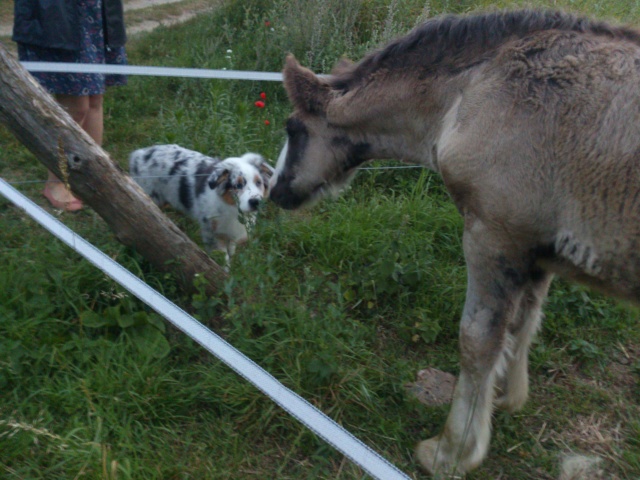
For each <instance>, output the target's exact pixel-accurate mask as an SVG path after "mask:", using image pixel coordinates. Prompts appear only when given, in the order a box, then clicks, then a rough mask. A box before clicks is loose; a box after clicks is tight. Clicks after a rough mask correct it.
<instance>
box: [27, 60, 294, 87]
mask: <svg viewBox="0 0 640 480" xmlns="http://www.w3.org/2000/svg"><path fill="white" fill-rule="evenodd" d="M20 63H21V65H22V66H23V67H24V68H26V69H27V70H28V71H30V72H55V73H102V74H114V75H151V76H154V77H184V78H221V79H225V80H266V81H269V82H281V81H282V74H281V73H274V72H250V71H242V70H209V69H206V68H175V67H147V66H140V65H105V64H93V63H62V62H60V63H58V62H20Z"/></svg>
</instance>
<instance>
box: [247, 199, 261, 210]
mask: <svg viewBox="0 0 640 480" xmlns="http://www.w3.org/2000/svg"><path fill="white" fill-rule="evenodd" d="M259 206H260V199H259V198H251V199H250V200H249V207H251V210H257V209H258V207H259Z"/></svg>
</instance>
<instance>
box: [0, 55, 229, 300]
mask: <svg viewBox="0 0 640 480" xmlns="http://www.w3.org/2000/svg"><path fill="white" fill-rule="evenodd" d="M0 122H2V123H3V124H4V125H6V126H7V128H8V129H9V130H10V131H11V132H12V133H13V134H14V135H15V136H16V137H17V138H18V140H20V141H21V142H22V143H23V144H24V145H25V146H26V147H27V148H28V149H29V150H30V151H31V152H32V153H33V154H34V155H35V156H36V158H37V159H38V160H39V161H40V162H42V163H43V164H44V165H45V166H46V167H47V168H48V169H49V170H51V171H52V172H53V173H55V174H56V176H57V177H58V178H60V179H63V180H64V181H65V182H66V183H67V184H68V186H69V187H70V188H71V190H72V191H73V193H74V194H75V195H77V196H78V197H79V198H81V199H82V201H83V202H85V203H87V204H88V205H89V206H91V208H93V209H94V210H95V211H96V213H98V215H100V216H101V217H102V218H103V219H104V220H105V222H107V224H108V225H109V226H110V227H111V229H112V230H113V232H114V233H115V236H116V238H117V239H118V240H119V241H120V242H121V243H123V244H124V245H126V246H128V247H132V248H134V249H135V250H136V251H138V252H139V253H140V254H141V255H142V256H143V257H144V258H145V259H146V260H148V261H149V262H150V263H151V264H152V265H153V266H154V267H156V268H157V269H159V270H161V271H165V272H171V273H173V274H175V275H176V277H177V279H178V282H179V283H180V285H181V287H182V288H183V290H185V291H187V292H192V291H193V278H194V275H195V274H197V273H200V274H202V275H204V277H205V278H206V279H207V280H208V283H209V286H210V287H209V293H213V292H215V291H217V290H219V288H220V287H221V285H222V282H223V280H224V278H225V277H226V273H225V272H224V270H223V269H222V268H221V267H220V266H219V265H218V264H216V263H215V262H214V261H213V260H212V259H211V258H210V257H209V256H208V255H207V254H206V253H205V252H203V251H202V250H201V249H200V248H198V246H197V245H196V244H195V243H194V242H193V241H191V239H189V238H188V237H187V236H186V235H185V234H184V233H183V232H182V231H181V230H180V229H178V227H176V226H175V224H174V223H173V222H171V221H170V220H169V219H168V218H167V217H166V216H165V215H164V214H163V213H162V212H161V210H160V209H159V208H158V207H157V206H156V205H155V203H153V201H152V200H151V199H150V198H149V197H148V196H147V195H146V194H145V193H144V192H143V191H142V190H141V189H140V187H139V186H138V185H137V184H136V183H135V182H134V181H133V180H132V179H131V178H130V177H129V176H128V175H126V174H124V173H123V171H122V169H121V168H120V167H119V166H118V165H117V164H116V163H115V162H113V161H112V160H111V158H110V157H109V155H108V154H107V153H106V152H105V151H104V150H103V149H102V148H101V147H100V146H98V145H96V143H95V142H94V141H93V139H91V137H89V135H87V133H86V132H85V131H84V130H82V129H81V128H80V127H79V126H78V124H77V123H76V122H74V121H73V119H72V118H71V117H70V116H69V115H68V114H67V112H65V111H64V110H63V109H62V108H61V107H60V106H59V105H58V104H57V103H56V101H55V99H53V98H52V97H51V96H50V95H49V94H48V93H47V92H46V91H45V90H44V89H43V88H42V87H41V86H40V84H38V82H37V81H36V80H35V79H34V78H33V77H32V76H31V75H30V74H29V72H27V71H26V70H25V69H24V68H23V67H22V65H21V64H20V63H19V62H18V61H17V60H16V59H15V57H13V56H12V55H11V54H10V53H9V52H8V51H7V50H6V48H5V47H4V46H3V45H2V44H1V43H0Z"/></svg>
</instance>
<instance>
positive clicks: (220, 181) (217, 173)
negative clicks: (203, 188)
mask: <svg viewBox="0 0 640 480" xmlns="http://www.w3.org/2000/svg"><path fill="white" fill-rule="evenodd" d="M230 173H231V170H229V169H228V168H225V167H224V166H223V167H217V168H216V169H215V170H214V171H213V172H212V173H211V175H209V179H208V180H207V185H209V188H210V189H211V190H213V189H215V188H218V187H219V186H220V185H224V184H225V183H226V182H227V180H229V174H230Z"/></svg>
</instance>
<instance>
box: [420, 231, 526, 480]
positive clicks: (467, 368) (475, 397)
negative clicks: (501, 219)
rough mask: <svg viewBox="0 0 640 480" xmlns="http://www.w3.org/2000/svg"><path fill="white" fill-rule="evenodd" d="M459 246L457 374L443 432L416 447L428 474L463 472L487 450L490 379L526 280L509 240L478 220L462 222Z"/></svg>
mask: <svg viewBox="0 0 640 480" xmlns="http://www.w3.org/2000/svg"><path fill="white" fill-rule="evenodd" d="M464 251H465V257H466V260H467V268H468V285H467V297H466V301H465V306H464V311H463V314H462V320H461V324H460V356H461V368H460V375H459V378H458V382H457V384H456V388H455V391H454V396H453V403H452V405H451V411H450V413H449V416H448V418H447V422H446V425H445V427H444V431H443V433H442V434H441V435H439V436H437V437H434V438H431V439H430V440H426V441H424V442H421V443H420V444H419V445H418V448H417V452H416V454H417V457H418V459H419V461H420V463H421V464H422V466H423V467H424V468H425V469H426V470H427V471H429V472H430V473H432V474H441V475H443V474H444V475H461V474H464V473H466V472H468V471H469V470H471V469H473V468H475V467H477V466H478V465H479V464H480V463H481V462H482V460H483V459H484V457H485V456H486V454H487V451H488V449H489V442H490V439H491V413H492V411H493V400H494V394H495V392H494V388H495V381H496V377H497V376H498V375H499V374H501V373H502V370H504V368H505V365H504V364H505V353H506V350H507V345H506V337H507V335H506V333H507V326H508V325H509V323H510V322H511V320H512V319H513V317H514V315H515V311H516V309H517V307H518V305H519V304H520V300H521V297H522V292H523V289H524V285H525V284H526V283H527V281H526V278H527V275H528V272H527V270H526V269H527V268H528V265H527V262H526V260H525V258H524V257H525V256H519V255H517V254H515V253H511V254H509V252H514V247H513V245H508V242H504V241H503V239H502V238H500V237H499V236H497V235H492V234H491V232H489V231H488V229H487V228H485V226H484V225H482V223H480V222H479V221H478V220H476V221H475V222H474V223H473V224H472V225H471V226H469V225H467V226H466V229H465V234H464ZM525 252H526V250H525ZM447 478H448V477H447Z"/></svg>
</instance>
